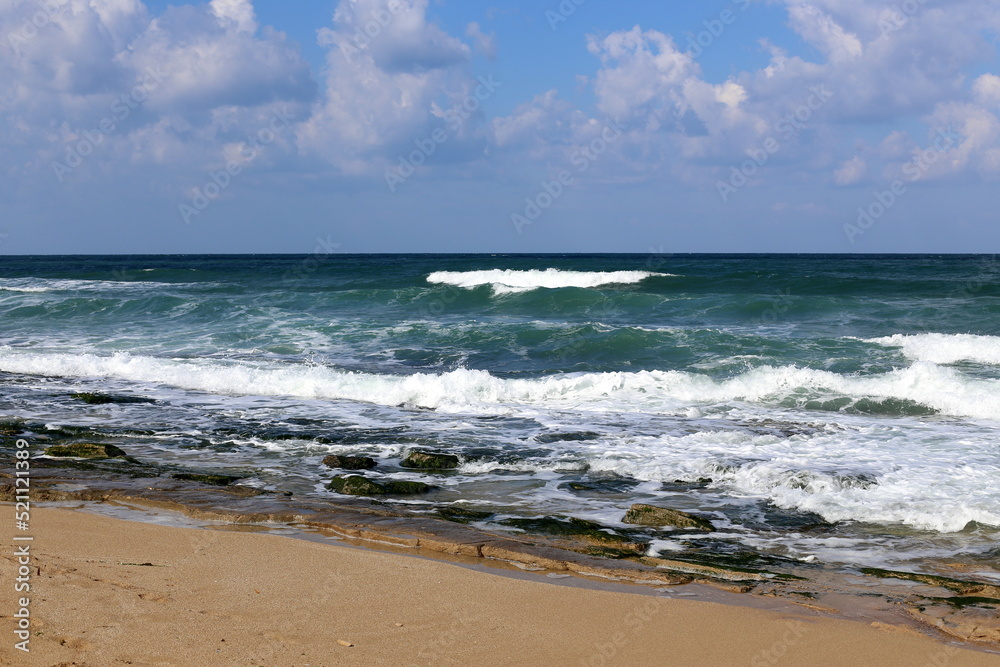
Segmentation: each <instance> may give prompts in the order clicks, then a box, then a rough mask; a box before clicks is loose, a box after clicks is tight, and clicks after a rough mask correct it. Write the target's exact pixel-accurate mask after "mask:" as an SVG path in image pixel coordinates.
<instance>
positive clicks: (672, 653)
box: [0, 508, 1000, 667]
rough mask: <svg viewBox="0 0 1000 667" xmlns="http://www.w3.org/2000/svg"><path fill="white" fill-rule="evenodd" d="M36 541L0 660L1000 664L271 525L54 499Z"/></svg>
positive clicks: (928, 646)
mask: <svg viewBox="0 0 1000 667" xmlns="http://www.w3.org/2000/svg"><path fill="white" fill-rule="evenodd" d="M32 535H33V536H34V541H33V542H32V551H33V558H34V563H33V568H35V567H37V568H38V569H37V570H35V569H33V570H32V581H31V586H32V591H31V593H30V597H31V604H30V609H31V621H32V626H31V632H32V633H33V636H32V638H31V643H30V648H31V652H30V654H25V653H23V652H21V651H17V650H15V649H14V647H13V646H14V642H15V641H16V638H15V637H14V635H13V633H12V627H13V623H12V620H13V619H12V618H11V614H12V613H13V602H12V600H13V599H14V597H15V594H14V593H13V592H11V588H12V586H11V584H10V582H11V581H12V580H13V577H14V576H15V571H16V564H15V563H14V559H13V558H12V557H11V555H10V552H11V549H10V548H9V547H8V548H6V549H5V550H4V558H3V559H0V577H2V579H0V580H2V581H3V582H7V583H5V584H4V588H5V589H6V590H7V593H6V594H5V595H4V596H3V602H2V603H0V604H2V607H0V614H2V616H3V618H2V621H0V624H2V626H3V627H5V628H6V629H5V630H4V632H3V633H2V634H0V637H2V645H0V663H2V664H4V665H11V664H13V665H22V664H23V665H46V666H50V665H89V666H92V667H93V666H101V665H129V664H130V665H198V666H202V665H268V666H271V665H312V666H314V667H315V666H321V665H322V666H331V665H369V666H370V665H750V666H752V667H757V666H759V665H916V666H918V667H921V666H924V665H927V666H935V667H941V666H944V665H947V666H948V667H959V666H966V665H969V666H972V665H1000V656H998V655H991V654H986V653H981V652H976V651H971V650H966V649H959V648H955V647H953V646H950V645H947V644H944V643H939V642H936V641H934V640H933V639H931V638H929V637H925V636H921V635H919V634H917V633H915V632H914V631H911V630H908V629H906V628H889V627H886V626H881V625H870V624H865V623H860V622H855V621H849V620H841V619H832V618H826V617H819V616H816V615H815V614H811V613H807V612H803V613H802V614H798V613H794V614H793V613H777V612H773V611H766V610H760V609H754V608H749V607H738V606H728V605H722V604H715V603H710V602H700V601H692V600H683V599H669V598H664V597H653V596H649V595H636V594H628V593H619V592H608V591H601V590H590V589H583V588H574V587H568V586H558V585H554V584H547V583H544V582H535V581H526V580H522V579H515V578H512V577H509V576H503V575H502V573H498V574H491V573H484V572H479V571H475V570H471V569H468V568H463V567H459V566H457V565H454V564H450V563H446V562H438V561H433V560H428V559H423V558H413V557H408V556H404V555H399V554H394V553H384V552H376V551H369V550H363V549H351V548H345V547H340V546H336V545H330V544H321V543H315V542H310V541H305V540H297V539H291V538H288V537H282V536H275V535H262V534H250V533H243V532H227V531H216V530H198V529H192V528H178V527H169V526H160V525H153V524H145V523H137V522H132V521H124V520H121V519H115V518H108V517H103V516H98V515H94V514H89V513H85V512H81V511H72V510H67V509H54V508H48V509H46V508H40V509H34V510H33V512H32ZM150 564H151V565H150ZM343 644H353V646H345V645H343Z"/></svg>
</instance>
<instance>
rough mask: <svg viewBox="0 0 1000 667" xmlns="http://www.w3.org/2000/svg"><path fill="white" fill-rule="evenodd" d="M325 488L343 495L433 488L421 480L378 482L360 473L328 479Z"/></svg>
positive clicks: (408, 492) (398, 492)
mask: <svg viewBox="0 0 1000 667" xmlns="http://www.w3.org/2000/svg"><path fill="white" fill-rule="evenodd" d="M326 488H328V489H330V490H331V491H336V492H337V493H342V494H344V495H345V496H384V495H387V494H414V493H427V492H428V491H431V490H432V489H434V487H433V486H431V485H430V484H424V483H423V482H404V481H397V480H390V481H387V482H385V483H384V484H379V483H378V482H376V481H374V480H370V479H368V478H367V477H363V476H362V475H340V476H338V477H334V478H333V479H332V480H330V483H329V484H327V485H326Z"/></svg>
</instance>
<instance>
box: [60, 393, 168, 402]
mask: <svg viewBox="0 0 1000 667" xmlns="http://www.w3.org/2000/svg"><path fill="white" fill-rule="evenodd" d="M70 397H71V398H75V399H76V400H78V401H83V402H84V403H87V404H89V405H107V404H108V403H156V401H155V400H153V399H152V398H143V397H141V396H115V395H112V394H93V393H90V392H84V393H80V394H72V395H71V396H70Z"/></svg>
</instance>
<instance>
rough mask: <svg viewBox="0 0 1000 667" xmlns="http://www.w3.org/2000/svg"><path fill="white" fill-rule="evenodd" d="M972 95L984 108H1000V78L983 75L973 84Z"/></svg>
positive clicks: (994, 75) (992, 75)
mask: <svg viewBox="0 0 1000 667" xmlns="http://www.w3.org/2000/svg"><path fill="white" fill-rule="evenodd" d="M972 94H973V96H974V99H975V100H976V102H977V103H979V104H981V105H983V106H984V107H995V108H1000V76H997V75H996V74H983V75H982V76H980V77H979V78H978V79H976V80H975V81H974V82H973V84H972Z"/></svg>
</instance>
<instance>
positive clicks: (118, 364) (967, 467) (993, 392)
mask: <svg viewBox="0 0 1000 667" xmlns="http://www.w3.org/2000/svg"><path fill="white" fill-rule="evenodd" d="M0 370H3V371H8V372H16V373H30V374H38V375H46V376H57V377H69V378H88V379H91V378H92V379H98V378H100V379H101V380H102V381H103V382H110V381H125V382H130V383H131V382H134V383H140V384H143V385H146V386H147V387H148V386H149V385H159V386H161V387H163V388H180V389H187V390H197V391H205V392H211V393H212V394H216V395H220V396H226V395H228V396H254V397H256V396H293V397H305V398H317V399H325V400H333V399H348V400H356V401H363V402H368V403H374V404H381V405H386V406H395V405H398V404H401V403H405V404H410V405H419V406H425V407H433V408H437V409H438V410H439V412H444V413H449V412H450V413H456V412H457V413H464V412H469V413H479V414H483V413H487V414H518V415H525V414H536V415H540V416H541V415H550V416H553V419H556V420H558V416H559V415H560V414H569V413H572V414H573V415H574V417H573V419H574V420H575V421H574V422H573V423H574V424H575V425H578V426H579V427H580V428H587V429H590V430H596V431H599V432H606V431H607V429H606V428H604V427H603V426H601V424H604V423H606V422H607V415H608V414H609V413H610V414H613V415H614V418H613V421H615V422H616V423H617V421H618V419H619V417H620V415H621V413H631V415H632V416H631V417H629V418H628V419H629V422H630V423H633V424H646V423H648V424H655V423H656V420H659V419H662V416H661V415H663V414H664V413H670V414H678V415H679V414H683V413H684V410H685V409H688V408H690V407H691V403H698V404H701V405H702V406H703V407H705V406H709V405H713V404H719V403H721V404H723V405H732V402H737V401H738V402H741V403H742V406H743V407H748V408H749V407H751V406H753V407H752V410H754V411H755V412H756V413H758V414H759V413H760V411H761V407H760V405H761V404H763V405H764V406H767V408H769V407H773V406H774V405H776V404H777V403H778V402H780V401H782V400H787V399H788V398H789V397H795V398H796V400H797V399H798V398H800V397H803V396H808V395H814V394H824V395H834V394H836V395H844V396H850V397H853V398H860V397H893V398H898V399H909V400H917V401H919V402H921V403H924V404H926V405H930V406H933V407H936V408H938V409H940V410H942V411H943V412H946V413H947V414H952V415H956V416H963V415H964V416H978V417H991V418H1000V383H998V381H994V380H989V379H982V378H971V377H968V376H965V375H962V374H961V373H959V372H958V371H957V370H955V369H950V368H946V367H941V366H937V365H935V364H932V363H929V362H916V363H914V364H913V365H912V366H911V367H909V368H906V369H901V370H899V371H894V372H891V373H886V374H882V375H876V376H870V377H861V376H845V375H837V374H834V373H829V372H826V371H816V370H806V369H800V368H795V367H780V368H772V367H761V368H758V369H755V370H753V371H749V372H747V373H744V374H742V375H739V376H737V377H734V378H732V379H729V380H713V379H712V378H709V377H707V376H705V375H700V374H695V373H681V372H638V373H603V374H598V373H591V374H575V375H561V376H554V377H548V378H535V379H504V378H497V377H494V376H492V375H490V374H489V373H486V372H484V371H472V370H457V371H452V372H449V373H440V374H429V373H424V374H414V375H376V374H370V373H360V372H345V371H342V370H338V369H335V368H330V367H326V366H318V365H286V364H278V363H274V364H262V363H256V364H249V363H237V362H224V361H220V360H205V359H201V360H181V359H166V358H155V357H149V356H132V355H128V354H116V355H112V356H100V355H94V354H65V353H38V352H31V351H24V350H20V349H12V348H0ZM115 386H117V385H115ZM150 389H151V388H150ZM345 407H347V406H345ZM359 407H360V406H359ZM767 408H765V409H767ZM737 409H742V408H737ZM782 412H783V411H782ZM827 414H828V416H827V417H825V418H824V417H822V416H817V417H816V419H818V420H826V421H829V420H831V419H832V420H835V421H837V422H838V423H842V424H844V425H845V426H843V427H838V428H831V429H822V430H819V431H809V430H804V431H803V432H802V433H800V434H799V435H793V436H792V437H784V436H781V435H777V434H774V435H772V434H768V435H762V434H759V433H755V432H753V431H748V430H744V429H731V430H722V431H720V430H717V429H713V428H710V427H708V428H699V429H698V430H697V432H694V433H688V434H685V433H680V432H678V433H675V434H672V435H670V434H663V435H659V434H657V435H654V434H653V433H656V432H658V431H659V432H660V433H662V431H661V430H660V429H657V428H649V429H645V428H644V429H629V430H627V431H624V432H622V431H619V430H618V429H614V435H610V434H609V435H607V436H604V437H599V438H595V439H592V440H585V441H569V440H568V441H556V442H553V443H548V444H547V445H546V446H545V449H549V450H551V454H550V455H546V454H544V453H540V455H539V456H538V457H537V458H536V459H532V460H520V461H516V460H515V461H511V462H510V463H503V464H501V463H496V462H492V461H489V460H477V459H470V460H468V461H465V462H464V463H463V465H462V468H461V469H460V472H461V473H463V474H465V475H470V476H473V477H479V476H483V475H487V476H488V475H491V474H497V473H501V472H507V473H509V472H512V471H516V472H522V473H527V474H533V475H536V476H544V475H554V474H556V473H565V472H566V471H571V470H577V471H578V470H582V469H583V468H584V467H585V466H589V469H590V470H591V471H592V472H601V471H605V472H613V473H617V474H619V475H622V476H625V477H628V478H633V479H637V480H641V481H644V482H647V484H644V485H640V487H637V490H636V491H637V492H639V493H643V494H652V495H653V496H655V495H656V494H658V493H660V491H659V489H660V483H662V482H671V481H673V480H676V479H688V480H696V479H700V478H710V479H712V480H713V482H712V484H713V487H714V488H715V489H717V490H718V491H719V492H720V493H723V494H724V495H726V496H728V497H735V498H748V499H753V498H758V499H766V500H768V501H770V502H771V503H773V504H774V505H776V506H777V507H780V508H785V509H791V510H798V511H805V512H815V513H816V514H818V515H820V516H822V517H823V518H824V519H826V520H829V521H842V520H854V521H870V522H884V523H901V524H905V525H909V526H912V527H915V528H921V529H928V530H936V531H941V532H950V531H957V530H961V529H962V528H963V527H965V525H966V524H968V523H969V522H970V521H977V522H980V523H982V524H985V525H1000V510H998V509H997V508H998V505H997V503H998V502H1000V481H998V480H1000V461H998V459H997V456H996V453H995V451H994V450H993V449H991V448H990V446H989V442H990V438H991V437H992V431H991V429H990V426H989V424H975V423H965V424H961V423H951V422H948V423H944V424H941V425H937V426H934V427H933V428H927V429H921V430H914V429H913V428H905V427H901V426H900V422H899V421H897V420H881V419H876V420H872V419H870V418H866V417H863V416H859V415H840V414H836V413H827ZM711 422H712V420H711V419H708V418H700V420H699V422H698V423H699V424H702V423H704V424H706V425H710V424H711ZM636 430H645V431H646V432H647V435H638V434H635V431H636ZM650 431H652V432H653V433H650ZM308 446H309V445H308V444H307V443H299V442H295V441H283V442H282V443H280V447H277V446H276V447H275V449H276V450H277V451H282V448H289V449H301V448H302V447H308ZM385 446H386V447H390V449H391V451H390V449H386V450H384V452H383V454H384V455H387V456H394V455H397V453H396V450H395V449H392V448H398V445H391V443H388V444H386V445H385ZM380 451H382V450H380ZM546 493H549V492H546ZM522 500H523V501H524V502H525V503H528V504H531V503H534V504H537V502H539V500H538V498H537V497H536V496H530V497H528V496H526V497H525V498H524V499H522Z"/></svg>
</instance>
